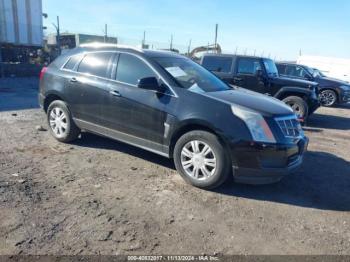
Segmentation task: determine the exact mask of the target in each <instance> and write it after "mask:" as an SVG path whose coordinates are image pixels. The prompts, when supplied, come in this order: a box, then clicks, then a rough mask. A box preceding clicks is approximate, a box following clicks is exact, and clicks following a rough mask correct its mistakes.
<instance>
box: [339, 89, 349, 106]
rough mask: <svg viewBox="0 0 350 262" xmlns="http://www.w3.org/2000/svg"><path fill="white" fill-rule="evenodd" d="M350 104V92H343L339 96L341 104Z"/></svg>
mask: <svg viewBox="0 0 350 262" xmlns="http://www.w3.org/2000/svg"><path fill="white" fill-rule="evenodd" d="M348 102H350V91H343V92H341V94H340V96H339V103H341V104H343V103H348Z"/></svg>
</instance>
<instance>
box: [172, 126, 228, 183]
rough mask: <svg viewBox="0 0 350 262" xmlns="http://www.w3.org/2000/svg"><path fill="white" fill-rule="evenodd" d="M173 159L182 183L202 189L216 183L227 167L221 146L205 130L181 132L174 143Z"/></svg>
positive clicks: (223, 175)
mask: <svg viewBox="0 0 350 262" xmlns="http://www.w3.org/2000/svg"><path fill="white" fill-rule="evenodd" d="M174 162H175V166H176V169H177V171H178V172H179V173H180V175H181V176H182V177H183V179H184V180H185V181H186V182H188V183H190V184H192V185H194V186H196V187H199V188H205V189H212V188H215V187H218V186H220V185H221V184H222V183H223V182H224V181H225V180H226V179H227V177H228V174H229V173H230V170H231V164H230V159H229V157H228V155H227V153H226V152H225V149H224V147H223V145H222V144H221V143H220V141H219V139H218V138H217V137H216V136H215V135H214V134H212V133H209V132H206V131H191V132H189V133H186V134H184V135H183V136H182V137H181V138H180V139H179V140H178V141H177V143H176V145H175V149H174Z"/></svg>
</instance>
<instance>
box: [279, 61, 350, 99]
mask: <svg viewBox="0 0 350 262" xmlns="http://www.w3.org/2000/svg"><path fill="white" fill-rule="evenodd" d="M277 68H278V72H279V74H280V75H281V76H286V77H291V78H295V79H303V80H309V81H313V82H316V83H318V84H319V92H320V95H319V97H320V101H321V104H322V105H323V106H334V105H336V104H342V103H347V102H350V84H349V83H348V82H345V81H342V80H339V79H335V78H330V77H327V76H326V75H324V74H323V73H322V72H321V71H319V70H318V69H315V68H310V67H308V66H305V65H297V64H291V63H277Z"/></svg>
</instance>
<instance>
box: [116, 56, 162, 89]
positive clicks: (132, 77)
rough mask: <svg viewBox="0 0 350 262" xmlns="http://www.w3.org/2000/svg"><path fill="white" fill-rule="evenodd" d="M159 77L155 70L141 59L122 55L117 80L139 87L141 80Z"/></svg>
mask: <svg viewBox="0 0 350 262" xmlns="http://www.w3.org/2000/svg"><path fill="white" fill-rule="evenodd" d="M145 77H157V76H156V74H155V73H154V72H153V70H152V69H151V68H150V67H149V66H148V65H147V64H145V63H144V62H143V61H142V60H141V59H139V58H137V57H136V56H133V55H128V54H120V56H119V61H118V67H117V80H118V81H120V82H123V83H127V84H131V85H137V84H138V81H139V80H140V79H141V78H145Z"/></svg>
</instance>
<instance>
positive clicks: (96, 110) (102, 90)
mask: <svg viewBox="0 0 350 262" xmlns="http://www.w3.org/2000/svg"><path fill="white" fill-rule="evenodd" d="M113 57H114V53H113V52H92V53H87V54H86V55H85V56H84V57H83V59H82V60H81V62H80V63H79V64H78V65H77V66H76V70H75V72H71V73H70V77H69V79H68V82H67V94H68V95H67V97H68V99H69V104H70V108H71V110H72V113H73V116H74V117H75V118H77V119H79V120H83V121H86V122H89V123H94V124H100V123H101V109H102V105H103V101H104V97H105V96H106V95H107V94H108V86H109V82H110V79H109V78H110V68H111V62H112V61H113Z"/></svg>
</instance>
